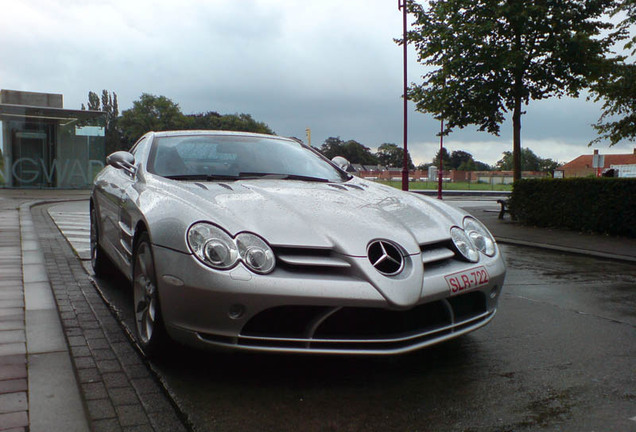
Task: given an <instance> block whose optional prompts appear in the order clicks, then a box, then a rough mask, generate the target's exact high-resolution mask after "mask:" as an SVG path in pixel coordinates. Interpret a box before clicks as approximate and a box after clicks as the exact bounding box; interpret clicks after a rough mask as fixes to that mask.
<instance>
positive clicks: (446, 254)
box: [420, 241, 456, 271]
mask: <svg viewBox="0 0 636 432" xmlns="http://www.w3.org/2000/svg"><path fill="white" fill-rule="evenodd" d="M420 253H421V255H422V264H423V265H424V270H425V271H426V269H427V268H431V267H430V266H440V265H443V264H444V263H446V262H447V261H449V260H452V259H455V256H456V254H455V249H454V248H453V245H452V243H451V242H450V241H441V242H436V243H429V244H422V245H420Z"/></svg>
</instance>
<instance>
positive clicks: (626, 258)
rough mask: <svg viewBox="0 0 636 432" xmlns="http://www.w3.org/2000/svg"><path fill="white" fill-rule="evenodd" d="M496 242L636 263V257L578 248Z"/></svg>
mask: <svg viewBox="0 0 636 432" xmlns="http://www.w3.org/2000/svg"><path fill="white" fill-rule="evenodd" d="M495 240H497V243H501V244H510V245H515V246H524V247H531V248H535V249H548V250H553V251H557V252H565V253H569V254H573V255H585V256H591V257H594V258H603V259H610V260H613V261H624V262H628V263H632V264H634V263H636V257H631V256H627V255H618V254H610V253H606V252H599V251H592V250H588V249H577V248H573V247H567V246H558V245H552V244H549V243H536V242H529V241H525V240H517V239H511V238H507V237H499V236H495Z"/></svg>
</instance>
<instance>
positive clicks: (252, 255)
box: [236, 233, 276, 273]
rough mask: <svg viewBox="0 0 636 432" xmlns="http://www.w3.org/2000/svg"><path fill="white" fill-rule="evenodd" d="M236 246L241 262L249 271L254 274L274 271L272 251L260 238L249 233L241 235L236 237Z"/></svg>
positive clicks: (274, 260)
mask: <svg viewBox="0 0 636 432" xmlns="http://www.w3.org/2000/svg"><path fill="white" fill-rule="evenodd" d="M236 245H237V246H238V250H239V255H240V256H241V260H242V261H243V263H245V265H246V266H247V267H249V269H250V270H252V271H254V272H256V273H269V272H271V271H272V270H273V269H274V265H275V264H276V259H275V258H274V251H272V249H271V248H270V247H269V245H268V244H267V243H265V241H264V240H263V239H262V238H260V237H258V236H255V235H254V234H250V233H241V234H239V235H237V236H236Z"/></svg>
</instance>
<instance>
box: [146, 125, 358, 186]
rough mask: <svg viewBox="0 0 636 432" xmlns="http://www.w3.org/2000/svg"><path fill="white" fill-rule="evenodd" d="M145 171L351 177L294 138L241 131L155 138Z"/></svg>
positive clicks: (201, 176)
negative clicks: (233, 133)
mask: <svg viewBox="0 0 636 432" xmlns="http://www.w3.org/2000/svg"><path fill="white" fill-rule="evenodd" d="M148 171H149V172H151V173H153V174H157V175H160V176H163V177H167V178H172V179H175V180H210V181H212V180H238V179H246V178H249V179H254V178H274V179H289V180H306V181H330V182H340V181H345V180H347V179H348V178H349V177H348V176H347V175H346V174H344V173H342V172H341V171H339V170H337V169H336V168H334V167H333V166H332V165H331V164H329V163H328V162H327V161H326V160H325V159H323V158H322V157H321V156H320V155H318V154H317V153H315V152H313V151H311V150H310V149H308V148H306V147H304V146H303V145H301V144H300V143H297V142H295V141H290V140H287V139H279V138H275V137H272V138H269V137H259V136H241V135H176V136H166V137H158V138H156V139H155V141H154V143H153V148H152V151H151V153H150V156H149V159H148Z"/></svg>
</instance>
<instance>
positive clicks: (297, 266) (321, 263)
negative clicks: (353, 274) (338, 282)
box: [274, 247, 351, 273]
mask: <svg viewBox="0 0 636 432" xmlns="http://www.w3.org/2000/svg"><path fill="white" fill-rule="evenodd" d="M274 254H275V255H276V261H277V265H278V266H280V267H281V268H284V269H285V270H288V271H300V272H319V273H324V272H328V273H343V272H346V270H348V269H350V268H351V264H350V263H349V262H348V261H347V260H346V259H345V258H344V257H343V256H342V255H340V254H337V253H335V252H333V251H332V250H330V249H319V248H292V247H275V248H274Z"/></svg>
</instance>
